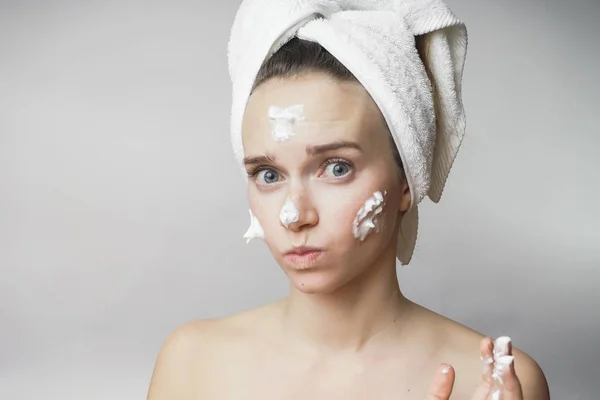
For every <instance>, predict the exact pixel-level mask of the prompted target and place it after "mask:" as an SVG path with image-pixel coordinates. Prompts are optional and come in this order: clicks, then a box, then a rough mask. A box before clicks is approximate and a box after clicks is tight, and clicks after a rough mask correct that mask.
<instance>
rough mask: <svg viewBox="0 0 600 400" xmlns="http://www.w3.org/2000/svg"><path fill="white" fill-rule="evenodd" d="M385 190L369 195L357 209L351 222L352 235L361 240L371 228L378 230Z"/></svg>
mask: <svg viewBox="0 0 600 400" xmlns="http://www.w3.org/2000/svg"><path fill="white" fill-rule="evenodd" d="M386 194H387V192H383V193H381V192H379V191H378V192H375V193H373V196H371V197H369V198H368V199H367V201H365V203H364V204H363V206H362V207H361V208H360V209H359V210H358V213H357V214H356V218H354V223H353V224H352V233H354V237H355V238H357V239H359V240H361V241H363V240H365V238H366V237H367V236H368V235H369V233H371V231H372V230H373V229H376V230H379V228H380V225H381V220H380V216H381V212H382V211H383V207H384V206H385V199H384V197H385V195H386Z"/></svg>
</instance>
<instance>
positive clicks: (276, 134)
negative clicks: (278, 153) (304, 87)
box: [268, 104, 304, 142]
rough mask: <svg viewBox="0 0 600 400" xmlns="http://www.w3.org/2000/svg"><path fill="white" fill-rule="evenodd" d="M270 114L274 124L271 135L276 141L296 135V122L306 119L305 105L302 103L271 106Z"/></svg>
mask: <svg viewBox="0 0 600 400" xmlns="http://www.w3.org/2000/svg"><path fill="white" fill-rule="evenodd" d="M268 116H269V120H270V121H271V123H272V125H273V130H272V131H271V136H272V137H273V139H274V140H275V141H277V142H283V141H285V140H288V139H289V138H290V137H291V136H293V135H294V124H296V123H297V122H300V121H303V120H304V106H303V105H302V104H297V105H294V106H289V107H285V108H279V107H276V106H271V107H269V113H268Z"/></svg>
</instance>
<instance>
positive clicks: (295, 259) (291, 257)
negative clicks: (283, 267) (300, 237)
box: [284, 246, 324, 269]
mask: <svg viewBox="0 0 600 400" xmlns="http://www.w3.org/2000/svg"><path fill="white" fill-rule="evenodd" d="M323 251H324V250H323V249H320V248H317V247H306V246H302V247H295V248H293V249H292V250H290V251H288V252H287V253H285V254H284V257H285V259H286V260H287V261H288V262H290V263H291V264H292V266H294V267H295V268H297V269H306V268H309V267H311V266H313V265H314V264H315V262H316V261H317V259H318V258H319V257H320V256H321V255H322V254H323Z"/></svg>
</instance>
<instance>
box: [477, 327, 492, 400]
mask: <svg viewBox="0 0 600 400" xmlns="http://www.w3.org/2000/svg"><path fill="white" fill-rule="evenodd" d="M493 351H494V342H493V341H492V339H491V338H489V337H485V338H483V339H482V340H481V342H480V344H479V359H480V360H481V364H482V368H483V370H482V375H481V382H480V383H479V385H478V386H477V388H476V389H475V393H473V396H472V399H477V400H479V399H487V398H488V394H489V393H490V389H491V388H492V385H493V379H492V372H493V367H494V353H493Z"/></svg>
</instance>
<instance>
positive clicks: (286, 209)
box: [279, 197, 300, 228]
mask: <svg viewBox="0 0 600 400" xmlns="http://www.w3.org/2000/svg"><path fill="white" fill-rule="evenodd" d="M299 219H300V211H298V208H297V207H296V205H295V204H294V202H293V201H292V200H291V199H290V198H289V197H288V198H287V199H286V200H285V203H284V204H283V207H281V212H280V213H279V220H280V221H281V223H282V224H283V226H285V227H286V228H289V227H290V224H293V223H294V222H298V220H299Z"/></svg>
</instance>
